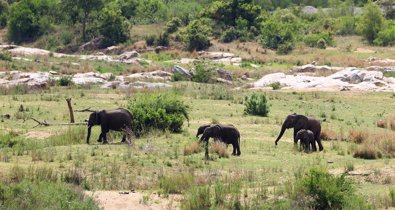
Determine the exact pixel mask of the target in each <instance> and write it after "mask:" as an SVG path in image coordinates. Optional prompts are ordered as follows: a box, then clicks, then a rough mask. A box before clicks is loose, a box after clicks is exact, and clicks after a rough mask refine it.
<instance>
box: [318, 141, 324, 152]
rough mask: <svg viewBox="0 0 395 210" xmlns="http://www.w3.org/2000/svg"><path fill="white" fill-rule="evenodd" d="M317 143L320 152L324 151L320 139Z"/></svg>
mask: <svg viewBox="0 0 395 210" xmlns="http://www.w3.org/2000/svg"><path fill="white" fill-rule="evenodd" d="M317 143H318V148H319V149H320V151H322V150H324V147H323V146H322V143H321V140H320V139H318V140H317Z"/></svg>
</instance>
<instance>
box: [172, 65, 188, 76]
mask: <svg viewBox="0 0 395 210" xmlns="http://www.w3.org/2000/svg"><path fill="white" fill-rule="evenodd" d="M173 73H174V74H181V75H183V76H184V77H186V78H192V72H191V71H190V70H188V69H186V68H183V67H181V66H178V65H175V66H174V67H173Z"/></svg>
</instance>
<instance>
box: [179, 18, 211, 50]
mask: <svg viewBox="0 0 395 210" xmlns="http://www.w3.org/2000/svg"><path fill="white" fill-rule="evenodd" d="M210 31H211V29H210V27H209V26H208V25H207V21H205V20H201V19H199V20H193V21H191V22H190V23H189V25H188V26H187V27H186V28H185V30H183V31H181V32H180V33H181V37H182V39H183V42H184V44H185V46H186V48H187V49H188V50H190V51H193V50H205V49H207V48H208V47H210V45H211V43H210V39H209V35H210Z"/></svg>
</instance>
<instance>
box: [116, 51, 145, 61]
mask: <svg viewBox="0 0 395 210" xmlns="http://www.w3.org/2000/svg"><path fill="white" fill-rule="evenodd" d="M139 56H140V54H139V53H138V52H137V51H135V50H133V51H127V52H124V53H122V54H121V55H119V56H118V59H119V60H121V61H124V60H129V59H131V58H136V57H139Z"/></svg>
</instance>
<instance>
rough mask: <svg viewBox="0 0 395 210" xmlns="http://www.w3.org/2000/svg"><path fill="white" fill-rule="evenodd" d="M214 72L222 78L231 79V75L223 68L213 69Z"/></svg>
mask: <svg viewBox="0 0 395 210" xmlns="http://www.w3.org/2000/svg"><path fill="white" fill-rule="evenodd" d="M215 72H216V73H217V74H218V76H219V77H220V78H222V79H225V80H228V81H232V75H231V73H230V72H229V71H227V70H224V69H218V68H217V69H215Z"/></svg>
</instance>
